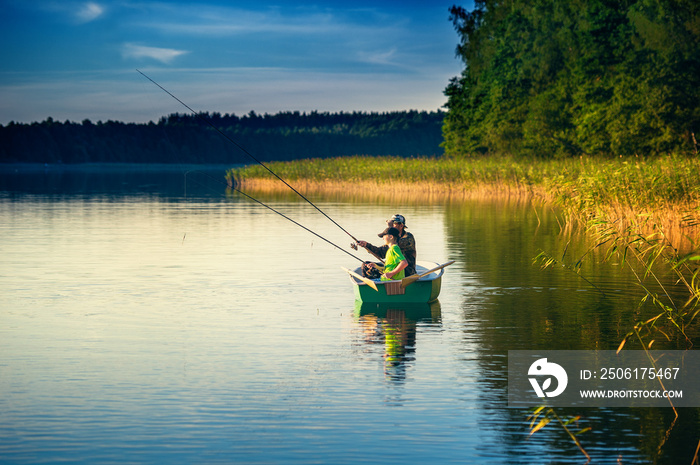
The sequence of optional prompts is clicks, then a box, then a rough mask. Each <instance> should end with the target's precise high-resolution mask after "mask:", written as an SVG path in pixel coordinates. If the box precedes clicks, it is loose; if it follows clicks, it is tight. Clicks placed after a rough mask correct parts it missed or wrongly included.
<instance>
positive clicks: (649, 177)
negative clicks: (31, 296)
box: [227, 156, 700, 250]
mask: <svg viewBox="0 0 700 465" xmlns="http://www.w3.org/2000/svg"><path fill="white" fill-rule="evenodd" d="M267 166H268V167H269V168H270V169H271V170H272V171H274V172H275V173H277V174H278V175H279V176H280V177H282V178H283V179H285V180H286V181H288V182H290V183H291V184H292V185H293V186H295V188H297V189H298V190H300V191H301V192H304V193H307V194H314V193H318V194H321V193H331V194H334V195H336V196H342V195H347V196H353V197H355V198H357V197H362V198H364V199H366V200H371V199H384V200H389V201H391V200H395V199H402V200H406V199H408V198H411V197H413V198H415V199H417V200H420V201H428V202H441V201H445V200H450V199H467V198H470V199H471V198H494V197H508V198H515V197H521V198H525V199H535V200H537V201H540V202H545V203H550V204H553V205H556V206H557V207H559V208H561V209H562V210H563V211H564V213H565V215H566V216H567V220H568V221H567V222H566V223H567V224H568V226H569V227H571V226H572V225H579V226H583V227H587V226H588V225H589V224H590V223H591V222H595V221H599V220H602V221H606V222H609V223H611V224H613V225H614V226H615V228H617V230H618V231H620V232H622V231H626V230H630V229H633V230H636V231H638V232H640V233H643V234H646V235H649V234H652V233H654V232H658V231H663V234H664V235H665V237H666V238H667V240H668V241H669V242H670V243H671V244H672V245H673V246H674V247H676V248H678V249H679V250H687V249H688V248H689V247H692V246H693V245H694V244H693V241H696V240H697V237H698V236H699V233H700V159H698V158H687V157H679V156H664V157H654V158H648V159H644V158H638V157H633V158H614V159H602V158H586V157H581V158H575V159H561V160H537V159H523V158H516V157H483V158H476V159H474V158H470V159H457V158H446V157H442V158H408V159H406V158H396V157H367V156H355V157H339V158H328V159H313V160H298V161H294V162H273V163H269V164H267ZM227 179H228V180H229V182H230V183H232V182H236V183H238V184H239V185H240V186H241V187H242V188H243V189H248V190H251V191H264V192H281V191H285V190H288V188H287V186H285V185H284V184H283V183H281V182H279V180H277V179H275V178H274V177H272V176H271V175H270V174H269V173H268V172H267V171H265V170H264V169H263V168H262V167H261V166H259V165H251V166H248V167H244V168H239V169H235V170H230V171H229V172H228V173H227Z"/></svg>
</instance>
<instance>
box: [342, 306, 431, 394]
mask: <svg viewBox="0 0 700 465" xmlns="http://www.w3.org/2000/svg"><path fill="white" fill-rule="evenodd" d="M355 317H356V319H357V323H358V325H359V327H360V331H361V334H362V339H363V342H364V343H366V344H370V345H375V344H376V345H382V346H383V347H384V351H383V357H384V375H385V377H386V379H387V380H389V381H391V382H392V383H395V384H403V383H404V382H405V381H406V371H407V368H408V367H409V366H410V365H411V364H413V363H414V362H415V360H416V356H415V353H416V332H417V327H418V323H419V322H420V323H427V324H432V325H439V324H440V322H441V307H440V302H439V301H438V300H436V301H433V302H431V303H415V304H408V303H403V304H368V303H364V302H359V301H355Z"/></svg>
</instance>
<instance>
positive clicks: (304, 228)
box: [183, 172, 365, 263]
mask: <svg viewBox="0 0 700 465" xmlns="http://www.w3.org/2000/svg"><path fill="white" fill-rule="evenodd" d="M200 174H202V175H204V176H206V177H208V178H210V179H212V180H213V181H216V182H218V183H220V184H224V185H226V187H228V188H230V189H231V190H234V191H236V192H238V193H239V194H241V195H242V196H244V197H246V198H248V199H249V200H252V201H253V202H255V203H257V204H258V205H261V206H263V207H265V208H267V209H268V210H270V211H272V212H274V213H277V214H278V215H279V216H281V217H282V218H284V219H285V220H287V221H291V222H292V223H294V224H295V225H297V226H299V227H300V228H302V229H303V230H305V231H308V232H310V233H311V234H313V235H314V236H316V237H318V238H319V239H322V240H324V241H326V242H327V243H328V244H330V245H332V246H333V247H335V248H336V249H338V250H340V251H341V252H344V253H346V254H348V255H350V256H351V257H352V258H354V259H355V260H359V261H361V262H363V263H364V262H365V260H363V259H361V258H360V257H357V256H356V255H353V254H352V253H350V252H348V251H347V250H345V249H343V248H341V247H340V246H339V245H337V244H335V243H333V242H331V241H330V240H328V239H326V238H325V237H323V236H321V235H320V234H318V233H317V232H315V231H312V230H311V229H309V228H307V227H306V226H304V225H303V224H301V223H299V222H298V221H295V220H293V219H291V218H290V217H288V216H287V215H285V214H284V213H282V212H280V211H277V210H275V209H274V208H272V207H271V206H269V205H267V204H266V203H264V202H262V201H260V200H258V199H256V198H255V197H253V196H252V195H248V194H246V193H245V192H243V191H242V190H240V189H238V188H237V187H234V186H232V185H229V184H228V183H224V182H223V181H221V180H220V179H218V178H215V177H214V176H211V175H210V174H207V173H204V172H201V173H200ZM183 240H184V238H183Z"/></svg>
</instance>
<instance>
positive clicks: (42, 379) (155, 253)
mask: <svg viewBox="0 0 700 465" xmlns="http://www.w3.org/2000/svg"><path fill="white" fill-rule="evenodd" d="M223 174H224V173H223V168H221V167H209V168H207V169H203V168H202V167H177V166H175V167H168V168H165V167H158V166H149V167H141V168H137V167H115V166H112V167H100V166H88V167H80V168H56V167H27V166H16V167H3V168H2V170H1V173H0V228H2V241H0V264H1V265H0V266H1V267H0V295H1V296H2V303H0V462H2V463H6V464H19V463H56V462H70V463H124V462H127V463H246V464H268V463H292V464H295V463H298V464H308V463H333V464H336V463H396V464H399V463H400V464H405V463H493V464H510V463H572V464H574V463H575V464H579V463H585V462H586V459H585V457H584V456H583V455H582V454H581V452H580V451H579V450H578V448H577V447H576V445H575V444H574V443H573V442H572V441H571V439H570V438H569V436H568V435H567V433H566V432H565V431H564V430H563V428H561V427H560V426H558V425H556V424H555V423H551V424H549V425H548V426H547V427H545V428H543V429H542V430H540V431H538V432H536V433H535V434H533V435H530V434H529V431H530V421H529V420H528V419H527V417H528V413H529V412H528V411H527V410H523V409H509V408H507V354H508V350H531V349H532V350H534V349H552V350H554V349H557V350H562V349H601V350H602V349H605V350H611V349H616V348H617V346H618V345H619V343H620V341H621V340H622V338H623V337H624V335H625V334H626V333H627V332H628V331H629V330H630V329H631V327H632V325H633V324H634V322H635V321H637V319H638V317H639V315H640V312H641V313H643V312H644V308H642V309H641V310H639V311H637V307H638V302H639V299H640V297H641V296H642V294H641V290H640V289H639V287H638V286H637V285H636V284H634V281H633V280H632V277H631V276H629V275H628V274H627V273H625V272H624V271H622V270H621V269H620V268H619V267H614V266H611V265H608V264H598V263H594V262H593V261H591V262H586V264H585V265H584V268H583V274H585V275H586V277H587V278H588V279H590V280H591V281H592V282H593V283H594V284H596V286H597V287H598V288H597V289H596V288H594V287H592V286H591V285H589V284H588V283H587V282H586V281H584V280H582V279H581V278H580V277H578V276H577V275H575V274H574V273H571V272H569V271H567V270H564V269H561V268H555V269H549V270H544V271H543V270H541V269H540V268H539V267H538V266H535V265H533V263H532V260H533V257H535V256H536V255H537V254H538V253H539V252H540V251H542V250H544V251H547V252H549V253H552V254H553V255H558V256H561V255H562V254H563V251H564V250H567V254H568V255H569V256H576V254H581V253H582V251H585V250H586V249H587V247H588V245H589V242H588V240H587V239H586V238H585V237H583V236H581V235H576V234H574V235H568V234H564V233H563V232H562V231H561V227H560V221H561V218H559V217H558V216H557V212H556V211H555V210H553V209H552V208H551V207H548V206H541V205H537V206H533V205H532V204H531V203H529V202H525V201H519V200H517V199H512V200H508V199H501V200H471V201H456V200H449V201H448V200H444V201H441V200H439V199H431V200H430V201H422V200H403V201H401V202H389V201H379V202H377V201H373V200H371V199H366V200H362V199H359V200H358V199H352V200H343V199H342V198H340V199H339V198H337V197H334V198H325V199H324V198H323V197H321V196H314V197H313V198H312V200H313V201H314V202H315V203H316V204H317V205H318V206H319V207H320V208H321V209H322V210H323V211H324V212H326V213H327V214H328V215H329V216H331V217H332V218H333V219H334V220H335V221H336V222H337V223H339V224H340V225H342V226H343V227H344V228H345V229H347V230H348V231H349V232H351V233H352V234H353V235H354V236H356V237H358V238H359V239H363V240H368V241H370V242H373V243H374V244H380V243H381V242H380V239H379V238H378V237H377V236H376V235H377V233H379V232H380V231H381V230H382V229H383V228H384V226H385V223H384V221H385V220H386V219H387V218H389V217H390V216H391V215H393V214H395V213H401V214H402V215H404V216H405V217H406V222H407V226H408V230H409V231H411V232H412V233H413V234H414V236H415V237H416V242H417V250H418V256H419V259H423V260H430V261H434V262H440V263H442V262H446V261H448V260H456V263H455V264H454V265H452V266H450V267H448V268H447V269H446V272H445V275H444V277H443V282H442V292H441V294H440V297H439V300H438V301H437V302H436V303H434V304H432V305H424V306H406V307H405V308H401V307H399V308H377V307H376V306H375V307H372V306H363V305H360V304H358V303H356V302H355V301H354V295H353V289H352V287H351V283H350V279H349V277H348V276H347V274H345V272H343V270H342V269H341V267H347V268H354V267H355V266H357V265H358V264H359V263H358V261H356V260H355V259H354V258H353V257H350V256H348V255H347V254H346V253H344V252H343V251H341V250H338V249H337V248H335V247H333V246H332V245H329V244H328V243H326V242H324V241H323V240H320V239H319V238H318V237H316V236H314V235H312V234H310V233H309V232H307V231H305V230H303V229H302V228H300V227H298V226H296V225H294V224H292V223H291V222H289V221H287V220H285V219H284V218H282V217H281V216H278V215H276V214H274V213H273V212H271V211H269V210H267V209H265V208H263V207H261V206H260V205H257V204H255V203H254V202H251V201H250V200H248V199H246V198H244V197H242V196H240V195H239V194H235V193H230V192H229V193H227V192H226V186H225V183H224V182H223ZM258 198H259V200H261V201H263V202H265V203H267V204H269V205H270V206H271V207H273V208H275V209H276V210H278V211H280V212H282V213H284V214H285V215H288V216H289V217H290V218H292V219H294V220H295V221H298V222H299V223H301V224H303V225H304V226H305V227H307V228H309V229H311V230H313V231H314V232H316V233H318V234H320V235H322V236H324V237H325V238H327V239H328V240H330V241H331V242H333V243H334V244H337V245H338V246H339V247H341V248H343V249H344V250H346V251H349V252H350V253H352V254H355V255H356V256H358V257H359V258H361V259H370V258H371V257H370V256H369V255H367V254H366V253H364V252H363V251H362V250H360V251H354V250H352V249H350V247H349V244H350V241H351V240H350V238H349V237H348V236H347V235H346V234H345V233H344V232H343V231H341V230H340V229H339V228H338V227H336V226H335V225H333V224H332V223H331V222H330V221H329V220H328V219H326V218H325V217H323V216H322V215H321V214H320V213H318V212H317V211H316V210H315V209H314V208H313V207H311V206H310V205H308V204H307V203H305V202H303V201H300V200H298V199H295V198H293V197H289V196H271V195H262V196H260V197H258ZM567 244H568V245H567ZM679 413H680V416H679V418H678V419H677V420H676V421H675V422H674V420H673V419H674V415H673V412H672V411H671V410H670V409H663V408H658V409H653V408H647V409H643V408H635V409H632V408H627V409H620V408H618V409H594V408H588V409H586V408H582V409H579V410H575V409H562V410H561V411H559V414H560V415H562V416H569V415H580V416H581V418H580V419H579V420H578V422H577V424H576V425H574V426H575V428H576V429H582V428H588V427H590V428H591V430H590V431H588V432H585V433H583V434H581V435H580V436H579V439H580V441H581V443H582V446H583V447H584V448H585V449H586V451H587V452H588V453H589V454H590V455H591V457H592V458H593V460H592V462H593V463H618V461H620V462H621V463H626V464H628V463H659V464H676V463H688V464H689V463H690V462H691V461H692V459H693V455H694V453H695V448H696V447H697V444H698V436H699V430H700V428H699V425H700V416H699V415H698V413H699V409H689V408H686V409H679ZM574 426H572V427H574Z"/></svg>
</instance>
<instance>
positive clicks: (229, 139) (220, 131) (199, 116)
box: [136, 69, 359, 242]
mask: <svg viewBox="0 0 700 465" xmlns="http://www.w3.org/2000/svg"><path fill="white" fill-rule="evenodd" d="M136 71H137V72H138V73H139V74H141V75H142V76H143V77H145V78H146V79H148V80H149V81H151V82H152V83H153V84H155V85H156V86H158V87H159V88H160V89H161V90H162V91H163V92H165V93H166V94H168V95H169V96H171V97H172V98H174V99H175V100H177V101H178V102H179V103H180V104H181V105H182V106H184V107H185V108H187V109H188V110H189V111H191V112H192V114H193V115H195V116H196V117H197V118H199V119H200V120H202V121H204V122H205V123H206V124H207V125H209V126H211V127H212V128H213V129H214V130H215V131H216V132H218V133H219V134H221V135H222V136H224V137H225V138H226V139H227V140H228V141H229V142H231V143H232V144H233V145H235V146H236V147H238V149H240V150H241V151H242V152H243V153H245V154H246V155H248V156H249V157H250V158H251V159H252V160H253V161H255V162H256V163H257V164H259V165H260V166H262V167H263V168H265V169H266V170H267V171H268V172H269V173H270V174H271V175H273V176H274V177H276V178H277V179H279V180H280V181H282V182H283V183H284V184H285V185H286V186H287V187H289V188H290V189H291V190H292V191H294V192H295V193H296V194H297V195H298V196H299V197H301V198H302V199H304V200H306V201H307V202H308V203H309V205H311V206H312V207H314V208H315V209H316V210H318V211H319V213H321V214H322V215H323V216H325V217H326V218H328V219H329V220H330V221H331V222H332V223H333V224H334V225H336V226H338V227H339V228H340V229H341V230H342V231H343V232H344V233H345V234H347V235H348V236H350V237H351V238H352V240H353V241H355V242H359V241H358V240H357V239H356V238H355V237H354V236H353V235H352V234H350V233H349V232H348V231H346V230H345V228H343V227H342V226H341V225H339V224H338V223H337V222H336V221H335V220H334V219H333V218H331V217H330V216H328V215H327V214H326V213H325V212H324V211H323V210H321V209H320V208H319V207H317V206H316V205H315V204H314V203H313V202H312V201H311V200H309V199H308V198H306V196H304V195H303V194H302V193H301V192H299V191H298V190H296V189H295V188H294V187H292V186H291V185H290V184H289V183H288V182H287V181H285V180H284V179H282V178H281V177H279V176H278V175H277V173H275V172H274V171H272V170H271V169H270V168H268V167H267V165H265V164H264V163H263V162H262V161H260V160H258V159H257V158H255V157H254V156H253V154H251V153H250V152H248V151H247V150H246V149H245V148H244V147H243V146H241V145H240V144H239V143H238V142H236V141H235V140H233V139H232V138H230V137H229V136H228V135H226V133H224V132H223V131H222V130H221V129H219V128H218V127H216V126H215V125H214V123H212V122H211V121H210V120H209V119H207V118H205V117H204V116H202V115H201V114H200V113H197V112H196V111H194V110H193V109H192V108H191V107H190V106H189V105H187V104H186V103H185V102H183V101H182V100H180V99H179V98H177V97H176V96H175V95H173V94H172V93H170V92H169V91H168V90H167V89H165V88H164V87H163V86H161V85H160V84H158V83H157V82H156V81H154V80H153V79H151V78H150V77H148V76H147V75H146V74H144V73H143V72H141V71H140V70H139V69H137V70H136Z"/></svg>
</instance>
